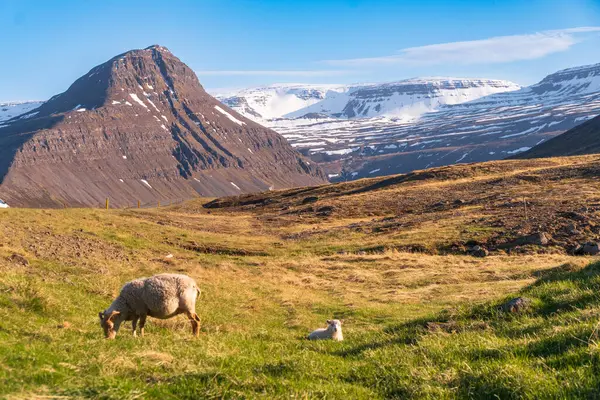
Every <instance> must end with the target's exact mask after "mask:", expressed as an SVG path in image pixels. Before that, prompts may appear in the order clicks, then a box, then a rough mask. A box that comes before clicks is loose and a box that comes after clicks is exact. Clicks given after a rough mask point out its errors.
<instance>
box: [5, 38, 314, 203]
mask: <svg viewBox="0 0 600 400" xmlns="http://www.w3.org/2000/svg"><path fill="white" fill-rule="evenodd" d="M0 109H2V110H3V111H2V112H3V114H2V115H3V117H4V119H3V120H2V122H1V123H0V198H1V199H2V200H4V201H5V202H6V203H8V204H9V205H10V206H44V207H52V206H54V207H56V206H59V207H62V206H63V205H70V206H99V205H100V204H103V203H104V199H105V198H110V202H111V204H112V205H114V206H134V205H136V203H137V201H138V200H140V201H141V202H142V203H151V204H157V201H163V204H164V202H165V201H169V200H176V199H186V198H191V197H195V196H207V197H215V196H223V195H233V194H240V193H247V192H253V191H265V190H269V189H276V188H287V187H293V186H306V185H314V184H320V183H324V182H326V178H325V175H324V174H323V172H322V171H321V170H320V168H319V167H317V165H316V164H315V163H313V162H310V161H308V160H307V159H305V158H304V157H303V156H302V155H301V154H300V153H298V152H297V151H295V150H294V149H293V148H292V147H291V146H290V145H289V144H288V143H287V141H286V140H284V139H283V138H282V137H281V136H280V135H278V134H277V133H275V132H274V131H272V130H270V129H268V128H265V127H263V126H261V125H259V124H257V123H256V122H254V121H252V120H250V119H247V118H245V117H244V116H243V115H240V114H238V113H237V112H235V111H234V110H231V109H230V108H228V107H227V106H225V105H223V104H222V103H220V102H219V101H218V100H216V99H215V98H214V97H212V96H210V95H209V94H208V93H206V92H205V91H204V88H203V87H202V86H201V85H200V82H198V78H197V77H196V74H195V73H194V72H193V71H192V69H191V68H189V67H188V66H187V65H185V64H184V63H183V62H181V61H180V60H179V59H178V58H177V57H175V56H174V55H173V54H172V53H171V52H170V51H169V50H168V49H166V48H165V47H162V46H151V47H148V48H146V49H143V50H132V51H129V52H127V53H124V54H121V55H118V56H116V57H114V58H112V59H110V60H109V61H107V62H105V63H104V64H101V65H98V66H96V67H94V68H92V69H91V70H90V71H89V72H88V73H86V74H85V75H84V76H82V77H80V78H79V79H77V80H76V81H75V82H74V83H73V84H72V85H71V86H70V87H69V89H68V90H67V91H65V92H64V93H61V94H58V95H56V96H54V97H52V98H51V99H49V100H48V101H46V102H44V103H43V104H41V105H40V104H39V103H38V104H34V103H20V104H11V105H9V104H6V105H4V106H2V107H0Z"/></svg>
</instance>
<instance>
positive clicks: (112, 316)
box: [106, 311, 121, 321]
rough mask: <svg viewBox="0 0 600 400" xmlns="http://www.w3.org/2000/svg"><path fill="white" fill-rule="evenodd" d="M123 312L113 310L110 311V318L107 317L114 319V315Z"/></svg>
mask: <svg viewBox="0 0 600 400" xmlns="http://www.w3.org/2000/svg"><path fill="white" fill-rule="evenodd" d="M120 314H121V312H120V311H113V312H111V313H110V315H109V316H108V318H107V319H106V320H107V321H110V320H112V319H113V318H114V317H116V316H117V315H120Z"/></svg>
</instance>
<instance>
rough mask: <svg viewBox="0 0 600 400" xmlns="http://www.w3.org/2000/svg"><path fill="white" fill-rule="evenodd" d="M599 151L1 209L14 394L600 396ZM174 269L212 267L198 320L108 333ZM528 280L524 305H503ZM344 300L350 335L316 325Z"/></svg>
mask: <svg viewBox="0 0 600 400" xmlns="http://www.w3.org/2000/svg"><path fill="white" fill-rule="evenodd" d="M599 169H600V161H599V160H598V157H597V156H581V157H568V158H549V159H543V160H511V161H494V162H489V163H483V164H473V165H457V166H451V167H442V168H438V169H433V170H427V171H418V172H414V173H411V174H407V175H397V176H391V177H385V178H374V179H366V180H357V181H353V182H348V183H343V184H336V185H325V186H316V187H305V188H298V189H290V190H283V191H271V192H265V193H262V194H251V195H244V196H237V197H225V198H220V199H197V200H192V201H190V202H186V203H184V204H180V205H176V206H171V207H161V208H154V209H147V210H136V209H127V210H125V209H111V210H101V209H64V210H51V209H18V208H10V209H5V210H0V221H1V223H0V240H1V242H2V244H3V245H2V246H1V247H0V272H1V273H0V304H2V307H0V365H1V366H2V367H1V368H0V396H3V397H7V398H36V397H52V396H66V397H75V398H115V399H116V398H131V397H143V398H174V397H178V398H181V397H183V398H204V397H216V398H281V397H286V398H290V397H292V398H305V397H319V398H329V397H338V396H339V395H340V394H343V395H344V396H346V397H349V398H357V399H359V398H364V399H367V398H368V399H373V398H382V399H383V398H395V397H396V398H449V399H450V398H473V397H475V398H489V397H491V396H493V395H500V396H501V397H515V398H531V399H533V398H540V397H545V398H552V397H553V398H556V397H559V398H560V397H586V396H591V395H592V393H594V391H595V389H596V387H597V385H598V374H596V371H595V367H593V365H595V363H596V361H597V358H598V353H597V351H596V345H595V343H596V341H597V330H596V325H597V319H598V315H599V312H600V302H599V301H598V300H597V296H596V295H595V294H594V293H596V292H597V290H598V289H599V288H600V270H599V269H598V264H597V263H596V258H594V257H590V256H585V255H575V252H574V250H575V248H576V246H577V245H578V244H581V243H587V242H589V241H592V242H597V241H598V240H599V239H600V231H599V230H598V229H599V227H600V191H599V190H598V189H597V185H595V180H596V176H597V174H598V170H599ZM536 233H544V235H545V237H547V239H548V241H544V242H543V243H541V242H540V243H534V242H530V243H523V242H519V243H515V241H516V239H519V238H522V237H524V236H530V235H532V234H536ZM546 235H547V236H546ZM474 245H478V246H480V247H483V248H485V249H487V250H489V254H488V255H487V256H485V257H476V256H474V255H472V254H471V253H470V252H469V251H470V250H469V249H470V247H472V246H474ZM169 255H171V256H170V257H168V256H169ZM167 271H169V272H179V273H185V274H188V275H190V276H192V277H193V278H194V279H196V280H197V282H198V283H199V285H200V288H201V290H202V296H201V298H200V300H199V302H198V306H197V310H198V314H199V315H200V316H201V318H202V328H201V336H200V338H198V339H193V338H192V337H191V336H190V334H189V332H188V331H189V324H188V323H187V321H186V320H185V318H183V317H181V318H175V319H172V320H166V321H159V320H155V319H150V320H149V322H148V325H147V327H146V329H147V331H146V336H145V337H143V338H139V337H138V338H133V337H131V336H130V334H129V332H128V329H127V328H128V325H127V326H125V327H124V328H123V330H122V331H121V333H120V334H119V336H118V337H117V339H116V340H114V341H106V340H105V339H104V338H103V335H102V330H101V328H100V326H99V325H98V320H97V318H98V317H97V313H98V311H99V310H102V309H104V308H105V307H106V306H107V305H108V304H109V303H110V301H111V299H112V298H113V297H114V296H115V295H116V294H117V293H118V290H119V288H120V286H121V285H122V284H123V283H124V282H126V281H127V280H130V279H132V278H135V277H139V276H149V275H151V274H155V273H160V272H167ZM517 296H521V297H526V298H527V299H528V301H529V302H530V303H528V304H530V306H529V308H527V309H526V311H524V312H522V313H514V314H513V313H508V314H507V313H505V312H502V311H499V310H498V307H500V306H501V305H502V304H504V303H505V302H506V301H507V300H509V299H512V298H515V297H517ZM329 318H338V319H343V327H344V337H345V340H344V341H343V342H339V343H337V342H310V341H307V340H306V339H305V337H306V335H307V334H308V332H310V331H311V330H312V329H314V328H316V327H319V326H322V325H323V324H324V321H325V320H326V319H329Z"/></svg>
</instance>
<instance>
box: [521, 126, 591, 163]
mask: <svg viewBox="0 0 600 400" xmlns="http://www.w3.org/2000/svg"><path fill="white" fill-rule="evenodd" d="M595 153H600V116H599V117H596V118H593V119H591V120H590V121H587V122H585V123H583V124H581V125H579V126H576V127H575V128H573V129H571V130H569V131H567V132H565V133H563V134H562V135H558V136H556V137H555V138H552V139H550V140H548V141H547V142H545V143H542V144H540V145H538V146H535V147H534V148H532V149H531V150H529V151H526V152H524V153H520V154H519V155H516V156H514V157H512V158H520V159H524V158H542V157H558V156H575V155H583V154H595Z"/></svg>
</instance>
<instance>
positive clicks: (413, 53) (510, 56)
mask: <svg viewBox="0 0 600 400" xmlns="http://www.w3.org/2000/svg"><path fill="white" fill-rule="evenodd" d="M594 32H596V33H597V32H600V27H595V26H591V27H580V28H570V29H561V30H552V31H543V32H537V33H533V34H527V35H512V36H498V37H492V38H488V39H483V40H472V41H466V42H451V43H441V44H433V45H428V46H420V47H409V48H406V49H402V50H400V51H399V52H398V53H397V54H393V55H388V56H381V57H369V58H353V59H346V60H326V61H324V62H325V63H326V64H329V65H332V66H342V67H365V66H387V65H408V66H424V65H439V64H458V65H470V64H496V63H507V62H512V61H520V60H533V59H536V58H541V57H544V56H547V55H549V54H552V53H558V52H562V51H566V50H568V49H569V48H570V47H571V46H573V45H574V44H576V43H578V42H581V41H582V40H585V39H586V38H587V37H589V35H585V34H590V33H594Z"/></svg>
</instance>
